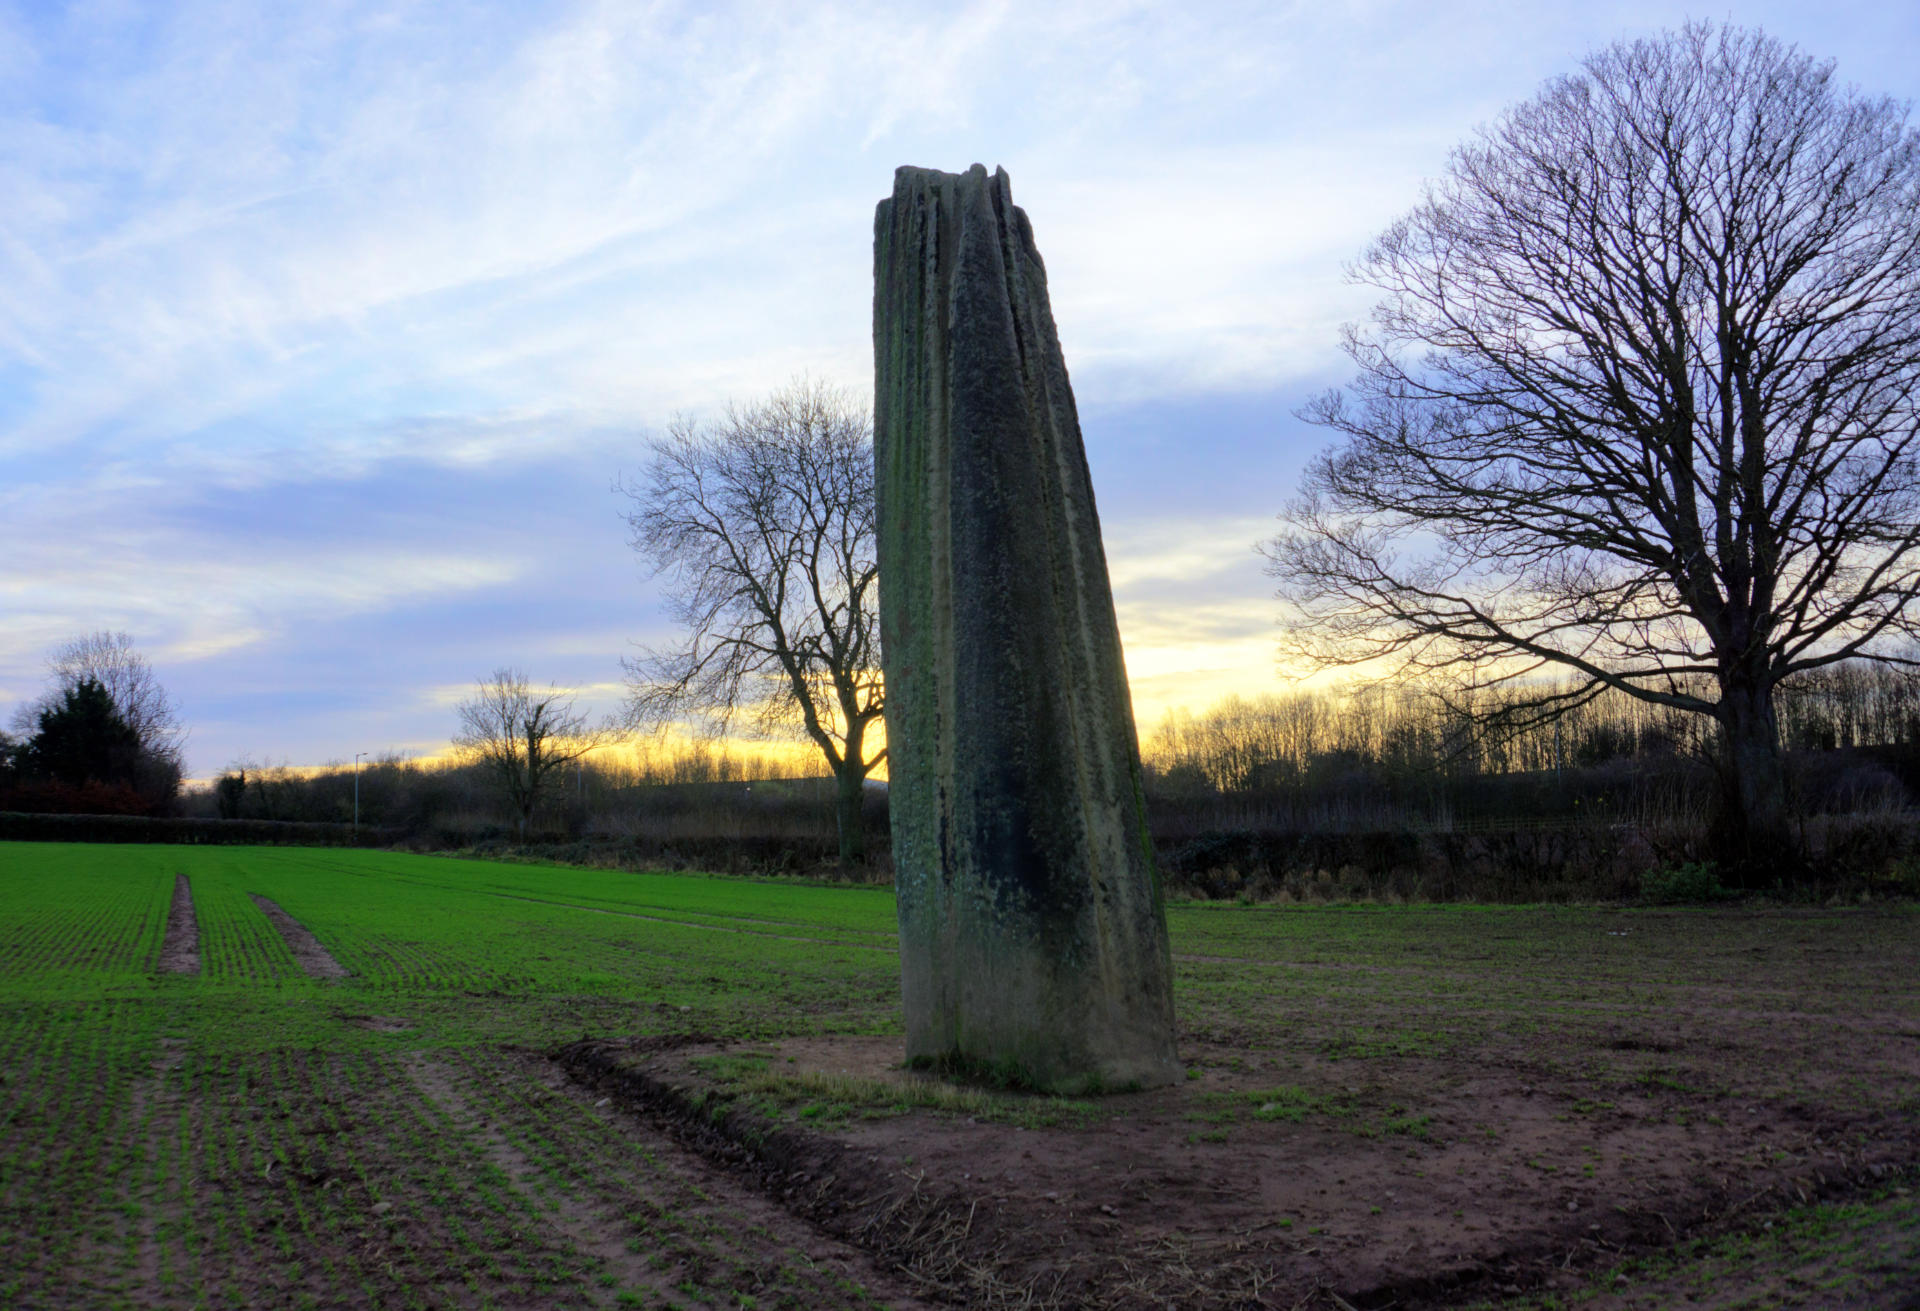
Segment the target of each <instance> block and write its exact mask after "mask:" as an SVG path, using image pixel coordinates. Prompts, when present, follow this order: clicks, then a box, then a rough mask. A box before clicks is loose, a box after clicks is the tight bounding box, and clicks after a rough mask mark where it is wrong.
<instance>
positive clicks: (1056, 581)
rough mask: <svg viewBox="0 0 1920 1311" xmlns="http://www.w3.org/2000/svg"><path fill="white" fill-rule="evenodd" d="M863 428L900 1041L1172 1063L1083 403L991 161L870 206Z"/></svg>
mask: <svg viewBox="0 0 1920 1311" xmlns="http://www.w3.org/2000/svg"><path fill="white" fill-rule="evenodd" d="M873 260H874V299H873V344H874V357H875V370H876V380H875V383H876V385H875V396H874V436H875V461H876V464H877V466H878V467H877V471H876V475H877V476H876V478H875V486H876V490H877V496H878V501H879V516H880V527H879V551H880V599H881V604H880V622H881V633H882V637H883V639H884V652H885V656H884V658H885V667H886V678H887V740H888V774H889V777H890V780H891V781H890V784H889V788H888V791H889V797H890V809H891V813H892V825H893V860H894V884H895V888H896V890H897V892H898V895H899V905H900V957H901V975H902V990H903V993H904V995H905V1002H906V1018H907V1056H908V1058H909V1060H912V1061H915V1062H917V1063H926V1062H935V1063H942V1062H947V1061H955V1060H957V1061H958V1062H960V1063H963V1064H966V1065H973V1066H984V1067H988V1068H990V1069H993V1070H996V1071H998V1072H1000V1073H1002V1074H1009V1075H1014V1076H1016V1077H1019V1078H1021V1079H1024V1080H1027V1081H1030V1082H1032V1083H1033V1084H1035V1085H1037V1086H1040V1087H1043V1088H1050V1089H1055V1090H1058V1091H1078V1090H1087V1089H1097V1088H1123V1087H1128V1086H1147V1085H1154V1084H1163V1083H1168V1082H1171V1081H1172V1080H1174V1079H1175V1078H1177V1077H1178V1076H1179V1073H1180V1067H1179V1064H1178V1062H1177V1060H1176V1058H1175V1056H1174V1050H1173V996H1172V988H1171V974H1172V969H1171V963H1170V960H1169V956H1168V951H1167V929H1166V911H1165V907H1164V905H1163V903H1162V900H1161V893H1160V881H1159V876H1158V874H1157V872H1156V871H1155V868H1154V858H1153V844H1152V841H1151V839H1150V838H1149V837H1148V835H1147V823H1146V809H1145V804H1144V800H1143V797H1142V793H1141V786H1140V750H1139V744H1138V741H1137V739H1136V738H1135V735H1134V727H1133V709H1132V705H1131V702H1130V699H1129V697H1128V693H1127V675H1126V669H1125V667H1124V666H1123V664H1122V661H1121V654H1120V631H1119V627H1118V625H1117V624H1116V622H1115V620H1114V613H1113V592H1112V588H1111V587H1110V585H1109V584H1108V581H1107V561H1106V554H1105V552H1104V551H1103V550H1102V548H1101V544H1100V523H1099V519H1098V517H1097V516H1096V514H1095V512H1094V505H1093V484H1092V480H1091V479H1090V478H1089V476H1088V473H1087V457H1086V450H1085V448H1084V446H1083V445H1082V444H1081V440H1080V421H1079V417H1078V415H1077V414H1076V413H1075V410H1074V405H1073V391H1072V389H1071V388H1070V387H1069V386H1068V384H1067V366H1066V361H1065V359H1064V358H1063V357H1062V356H1061V353H1060V339H1059V335H1058V334H1057V333H1056V332H1055V330H1054V324H1053V311H1052V307H1051V305H1050V304H1049V302H1048V299H1047V274H1046V269H1045V268H1044V267H1043V266H1042V264H1041V262H1040V253H1039V251H1038V250H1037V249H1036V248H1035V246H1034V243H1033V229H1032V227H1031V226H1030V225H1029V224H1028V222H1027V216H1026V214H1024V213H1023V212H1022V211H1020V210H1019V209H1016V208H1015V207H1014V204H1013V196H1012V191H1011V188H1010V186H1009V183H1008V180H1007V175H1006V172H1005V171H1004V170H999V171H996V172H995V173H994V175H993V176H992V177H991V178H989V177H988V176H987V171H986V169H985V168H983V167H981V166H980V165H978V164H976V165H974V166H973V168H972V169H970V170H969V171H967V172H966V173H962V174H954V173H942V172H939V171H937V170H934V169H921V168H902V169H900V170H899V171H898V172H896V173H895V174H894V182H893V196H892V198H891V199H889V200H883V201H881V202H880V207H879V212H878V213H877V214H876V215H875V218H874V254H873Z"/></svg>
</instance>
